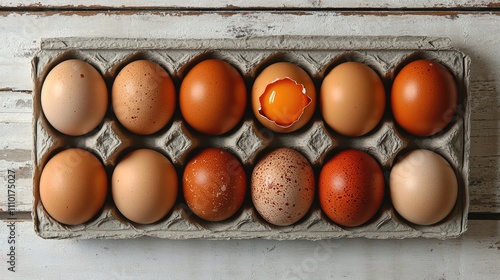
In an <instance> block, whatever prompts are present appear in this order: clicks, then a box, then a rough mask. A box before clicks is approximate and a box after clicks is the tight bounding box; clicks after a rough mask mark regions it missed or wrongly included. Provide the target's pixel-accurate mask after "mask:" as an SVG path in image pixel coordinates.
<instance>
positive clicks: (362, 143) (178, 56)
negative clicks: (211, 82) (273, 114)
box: [32, 36, 470, 240]
mask: <svg viewBox="0 0 500 280" xmlns="http://www.w3.org/2000/svg"><path fill="white" fill-rule="evenodd" d="M69 58H77V59H82V60H84V61H87V62H89V63H90V64H92V65H93V66H94V67H95V68H96V69H97V70H98V71H99V72H100V73H101V74H102V75H103V77H104V79H105V81H106V82H107V83H108V84H112V81H113V79H114V77H115V76H116V75H117V73H118V71H119V70H120V69H121V67H123V66H124V65H126V64H127V63H129V62H131V61H133V60H136V59H148V60H152V61H154V62H157V63H158V64H160V65H161V66H162V67H164V68H165V69H166V70H167V71H168V72H169V74H170V75H171V76H172V78H173V79H174V83H175V84H176V86H177V88H178V86H179V84H180V81H181V80H182V77H183V76H184V75H185V74H186V73H187V71H188V70H189V68H190V67H191V66H193V65H194V64H196V63H197V62H199V61H201V60H203V59H206V58H219V59H223V60H225V61H227V62H229V63H230V64H232V65H233V66H234V67H235V68H236V69H237V70H238V71H239V72H240V73H241V74H242V75H243V77H244V79H245V81H246V83H247V87H248V88H250V87H251V84H252V82H253V80H254V79H255V77H256V75H257V74H258V71H259V70H262V69H263V68H264V67H265V66H267V65H269V64H271V63H272V62H276V61H289V62H293V63H295V64H297V65H299V66H301V67H302V68H304V70H306V72H308V73H309V75H310V76H311V77H312V78H313V81H314V82H315V84H316V86H317V87H318V86H319V85H320V84H321V80H322V78H323V77H324V76H325V74H327V73H328V71H329V70H330V69H331V68H332V67H333V66H335V65H337V64H339V63H342V62H345V61H358V62H362V63H365V64H367V65H368V66H370V67H372V68H373V69H374V70H375V71H376V72H377V73H378V74H379V76H380V77H381V78H382V80H383V82H384V84H385V85H386V94H387V95H389V93H390V85H391V83H392V79H393V78H394V75H395V73H397V71H398V70H399V69H400V68H401V67H402V66H403V65H405V64H406V63H408V62H410V61H412V60H415V59H419V58H427V59H432V60H435V61H438V62H440V63H442V64H443V65H445V66H446V67H447V68H448V69H449V70H450V71H451V72H452V73H453V75H454V76H455V79H456V82H457V85H458V88H459V107H458V112H457V114H456V117H455V118H454V120H453V121H452V123H451V124H450V125H449V126H448V127H447V128H446V129H445V130H444V131H443V132H441V133H438V134H437V135H435V136H432V137H426V138H416V137H414V136H410V135H407V134H406V133H404V132H403V131H402V130H401V129H400V128H398V127H397V125H396V124H395V123H394V121H393V120H392V119H391V114H390V106H387V107H389V108H387V109H386V113H385V115H384V117H383V120H382V122H381V123H380V124H379V125H378V126H377V128H376V129H375V130H374V131H372V132H370V133H368V134H367V135H365V136H362V137H357V138H349V137H344V136H341V135H338V134H337V133H335V132H333V131H332V130H331V129H329V128H328V127H327V126H325V124H324V123H323V121H322V119H321V114H315V115H314V117H313V120H312V121H311V122H310V123H309V124H308V125H306V126H305V127H304V128H302V129H300V130H299V131H297V132H293V133H290V134H279V133H272V132H271V131H269V130H267V129H265V128H264V127H263V126H262V125H260V124H259V123H258V122H257V121H256V120H255V119H254V118H253V117H252V114H251V110H247V113H246V114H245V116H244V119H243V120H242V121H241V122H240V124H239V125H238V126H237V127H236V128H235V129H233V130H232V131H230V132H229V133H227V134H225V135H222V136H213V137H211V136H206V135H202V134H200V133H197V132H196V131H194V130H193V129H191V128H190V127H189V126H188V125H186V124H185V123H184V122H183V121H182V118H181V116H180V113H179V112H178V109H177V111H176V113H175V115H174V118H173V121H171V122H169V124H168V125H167V126H166V127H165V128H164V129H162V130H161V131H160V132H158V133H155V134H153V135H149V136H137V135H133V134H132V133H130V132H128V131H126V129H125V128H123V127H122V126H121V125H119V124H118V122H117V120H116V117H115V116H114V115H113V113H112V112H108V113H107V114H106V117H105V119H104V121H103V123H102V124H101V125H100V126H99V127H98V128H96V129H95V130H94V131H92V132H90V133H89V134H86V135H84V136H80V137H78V138H77V139H76V140H72V141H68V137H67V136H65V135H63V134H61V133H59V132H57V131H56V130H54V129H53V128H52V127H51V126H50V124H48V122H47V120H46V119H45V118H44V116H43V112H42V110H41V104H40V93H41V87H42V84H43V80H44V77H45V76H46V75H47V74H48V72H49V71H50V69H51V68H52V67H54V66H55V65H56V64H57V63H59V62H61V61H63V60H65V59H69ZM32 64H33V79H34V102H33V107H34V108H33V136H34V148H33V161H34V163H33V164H34V173H33V186H34V187H33V195H34V205H33V219H34V228H35V231H36V233H37V234H38V235H39V236H41V237H43V238H53V239H64V238H80V239H89V238H115V239H117V238H135V237H140V236H152V237H159V238H170V239H191V238H201V239H247V238H265V239H277V240H293V239H308V240H319V239H328V238H354V237H365V238H374V239H389V238H398V239H399V238H413V237H427V238H440V239H445V238H450V237H457V236H459V235H461V234H462V233H463V232H464V231H465V230H466V229H467V212H468V183H469V152H470V104H469V97H470V93H469V76H470V73H469V71H470V70H469V69H470V59H469V57H468V56H467V55H465V54H463V53H462V52H460V51H458V50H455V49H454V48H453V47H451V46H450V41H449V40H448V39H444V38H427V37H318V36H305V37H304V36H274V37H248V38H240V39H209V40H202V39H199V40H187V39H186V40H182V39H179V40H176V39H120V38H54V39H46V40H43V41H42V43H41V50H40V51H39V52H38V53H37V55H36V56H35V57H34V59H33V63H32ZM70 142H71V143H73V145H74V146H77V147H81V148H84V149H87V150H89V151H91V152H92V153H94V154H95V155H97V156H98V158H99V159H100V160H101V161H102V162H103V164H104V165H105V167H106V169H107V170H108V172H109V171H112V169H113V168H114V166H115V165H116V164H117V160H118V158H119V156H120V155H121V154H123V153H124V152H125V151H126V150H130V149H133V148H135V145H138V144H137V143H140V146H141V147H149V148H153V149H156V150H158V151H161V152H162V153H163V154H164V155H166V156H167V157H168V158H169V159H170V160H171V161H172V162H173V163H174V165H175V166H176V168H177V170H178V172H180V173H179V174H181V172H182V170H183V165H184V164H185V163H186V162H187V160H188V159H189V157H190V155H192V153H193V151H196V150H197V149H201V148H203V147H221V148H225V149H227V150H229V151H230V152H231V153H233V154H234V155H236V156H237V157H238V158H239V159H240V160H241V162H242V163H243V165H244V167H245V170H246V172H247V175H250V173H251V170H252V166H253V165H254V164H255V162H256V160H257V159H258V158H259V157H260V156H261V155H262V153H264V152H266V151H268V150H269V149H273V148H277V147H290V148H293V149H296V150H298V151H299V152H301V153H302V154H304V155H305V156H306V158H307V159H308V160H309V161H310V162H311V164H312V165H313V167H314V169H315V171H316V172H318V170H319V169H320V168H321V166H322V164H323V163H324V161H325V160H326V159H328V158H329V157H330V156H331V155H332V154H334V153H336V152H338V151H339V150H342V149H347V148H355V149H360V150H363V151H366V152H367V153H369V154H370V155H372V156H373V157H374V158H375V159H376V160H377V161H378V162H379V164H380V165H381V167H382V170H383V171H384V173H385V174H386V175H387V174H388V173H389V172H390V169H391V166H392V164H393V163H394V161H395V159H396V157H397V156H398V155H400V154H401V153H403V152H405V151H409V150H412V149H416V148H426V149H430V150H433V151H435V152H437V153H438V154H440V155H442V156H443V157H444V158H446V159H447V160H448V162H449V163H450V164H451V165H452V166H453V168H454V169H455V171H456V174H457V178H458V182H459V197H458V200H457V203H456V205H455V208H454V209H453V210H452V212H451V213H450V215H449V216H448V217H447V218H445V219H444V220H443V221H441V222H439V223H437V224H435V225H432V226H419V225H414V224H411V223H409V222H407V221H405V220H404V219H403V218H401V217H400V216H399V215H398V214H397V213H396V211H395V210H394V209H393V208H392V206H391V202H390V198H389V197H387V196H388V195H386V198H385V200H384V203H383V205H382V208H381V209H380V211H379V212H378V213H377V214H376V216H375V217H374V218H373V219H372V220H371V221H369V222H368V223H366V224H364V225H362V226H359V227H354V228H347V227H341V226H338V225H336V224H334V223H333V222H332V221H330V220H329V219H328V218H327V217H326V216H325V215H324V214H322V212H321V209H320V208H319V203H318V201H317V198H316V200H315V202H314V204H313V206H312V208H311V210H310V211H309V213H308V214H307V215H306V216H305V217H304V218H303V219H302V220H300V221H299V222H297V223H296V224H294V225H291V226H285V227H277V226H273V225H271V224H269V223H267V222H266V221H265V220H263V219H262V218H261V217H260V216H259V214H258V213H257V212H256V210H255V209H254V208H253V206H252V203H251V198H250V194H247V198H246V201H245V203H244V205H243V207H242V209H241V210H240V211H239V212H237V213H236V214H235V215H234V216H233V217H231V218H230V219H228V220H225V221H222V222H207V221H203V220H201V219H199V218H197V217H196V216H195V215H193V214H192V213H191V212H190V211H189V208H188V207H187V205H186V203H185V202H184V200H183V197H182V194H181V193H180V194H179V197H178V199H177V203H176V205H175V206H174V209H173V210H172V211H171V212H170V213H169V214H168V215H167V216H166V217H165V218H164V219H162V220H161V221H159V222H157V223H154V224H151V225H139V224H135V223H132V222H130V221H128V220H127V219H126V218H124V217H123V216H122V215H121V214H120V213H119V211H118V210H117V209H116V207H115V206H114V205H113V203H112V200H111V199H108V200H107V202H106V204H105V206H104V207H103V209H102V211H100V212H99V214H98V215H97V216H96V217H95V218H93V219H92V220H90V221H89V222H87V223H85V224H82V225H78V226H67V225H63V224H60V223H58V222H57V221H55V220H54V219H52V218H51V217H50V216H49V215H48V214H47V213H46V212H45V210H44V208H43V205H42V204H41V202H40V194H39V180H40V174H41V171H42V169H43V167H44V165H45V164H46V163H47V161H48V160H49V159H50V157H51V156H53V155H54V154H55V153H56V152H57V151H59V150H61V149H63V148H64V147H66V146H67V145H68V143H70ZM248 178H250V176H248ZM386 187H388V186H387V184H386Z"/></svg>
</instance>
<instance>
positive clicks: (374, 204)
mask: <svg viewBox="0 0 500 280" xmlns="http://www.w3.org/2000/svg"><path fill="white" fill-rule="evenodd" d="M318 188H319V202H320V206H321V209H322V210H323V212H324V213H325V214H326V215H327V216H328V217H329V218H330V219H331V220H332V221H333V222H335V223H337V224H339V225H342V226H348V227H354V226H359V225H362V224H364V223H366V222H367V221H368V220H370V219H371V218H372V217H373V216H374V215H375V213H376V212H377V211H378V209H379V208H380V206H381V204H382V200H383V198H384V176H383V174H382V170H381V168H380V166H379V165H378V163H377V161H375V159H373V158H372V157H371V156H370V155H368V154H367V153H365V152H362V151H358V150H345V151H342V152H340V153H338V154H337V155H335V156H334V157H333V158H332V159H330V160H329V161H328V162H327V163H326V164H325V165H324V166H323V168H322V170H321V173H320V175H319V186H318Z"/></svg>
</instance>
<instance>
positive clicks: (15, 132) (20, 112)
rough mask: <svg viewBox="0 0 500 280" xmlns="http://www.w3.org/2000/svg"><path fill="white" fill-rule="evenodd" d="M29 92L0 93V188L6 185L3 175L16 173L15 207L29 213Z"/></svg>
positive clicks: (0, 198)
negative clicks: (10, 171)
mask: <svg viewBox="0 0 500 280" xmlns="http://www.w3.org/2000/svg"><path fill="white" fill-rule="evenodd" d="M31 97H32V96H31V94H30V93H26V92H12V91H0V131H1V133H0V186H7V181H8V177H7V173H8V170H12V171H14V172H15V173H16V183H15V188H16V189H15V191H16V208H17V210H18V211H30V209H31V207H32V204H33V191H32V190H33V188H32V185H33V183H32V179H31V176H32V175H31V174H32V170H33V164H32V162H31V147H32V145H33V144H32V143H33V141H32V138H33V137H32V128H31V120H32V115H33V114H32V111H31V106H32V98H31ZM0 189H1V190H2V191H0V212H1V211H2V210H6V209H7V203H8V199H7V192H6V191H4V190H5V189H4V188H3V187H1V188H0Z"/></svg>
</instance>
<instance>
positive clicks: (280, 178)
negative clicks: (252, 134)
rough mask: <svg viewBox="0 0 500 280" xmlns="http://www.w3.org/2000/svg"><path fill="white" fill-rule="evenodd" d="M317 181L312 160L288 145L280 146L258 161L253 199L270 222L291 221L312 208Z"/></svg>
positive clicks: (253, 181) (253, 180) (293, 221)
mask: <svg viewBox="0 0 500 280" xmlns="http://www.w3.org/2000/svg"><path fill="white" fill-rule="evenodd" d="M314 184H315V182H314V173H313V170H312V167H311V164H310V163H309V161H307V159H306V158H305V157H304V156H303V155H302V154H301V153H299V152H297V151H295V150H292V149H288V148H280V149H276V150H274V151H272V152H270V153H269V154H267V155H265V156H264V157H263V158H262V159H261V160H260V161H259V162H258V163H257V164H256V165H255V168H254V170H253V173H252V179H251V191H252V201H253V204H254V206H255V209H256V210H257V212H259V214H260V215H261V216H262V218H264V219H265V220H266V221H267V222H269V223H271V224H274V225H277V226H287V225H291V224H294V223H296V222H297V221H299V220H300V219H301V218H302V217H304V215H305V214H306V213H307V212H308V211H309V208H311V205H312V202H313V198H314V188H315V185H314Z"/></svg>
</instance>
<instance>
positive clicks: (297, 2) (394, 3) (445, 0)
mask: <svg viewBox="0 0 500 280" xmlns="http://www.w3.org/2000/svg"><path fill="white" fill-rule="evenodd" d="M498 6H500V2H499V1H494V0H490V1H488V0H476V1H473V0H439V1H432V0H407V1H401V0H380V1H369V0H291V1H283V3H281V4H277V2H275V1H267V0H254V1H245V0H235V1H229V0H222V1H217V0H202V1H175V0H150V1H137V0H122V1H119V3H113V1H106V0H93V1H85V0H73V1H71V4H68V1H67V0H45V1H38V2H36V3H33V1H31V0H18V1H12V0H1V1H0V7H16V8H23V9H27V8H37V9H43V8H71V9H85V8H94V9H97V8H101V9H102V8H119V9H124V8H135V9H137V8H148V9H158V8H166V9H180V8H182V9H190V8H196V9H198V8H218V9H237V8H269V9H271V8H272V9H276V8H278V9H283V8H295V9H300V8H301V9H303V8H314V9H324V8H467V7H473V8H478V7H487V8H492V7H498Z"/></svg>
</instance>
